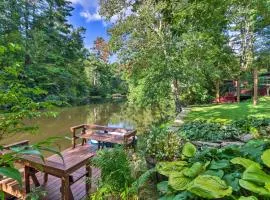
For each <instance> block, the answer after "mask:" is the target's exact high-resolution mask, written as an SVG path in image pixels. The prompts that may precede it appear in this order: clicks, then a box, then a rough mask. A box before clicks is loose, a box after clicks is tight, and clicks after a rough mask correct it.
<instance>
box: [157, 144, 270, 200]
mask: <svg viewBox="0 0 270 200" xmlns="http://www.w3.org/2000/svg"><path fill="white" fill-rule="evenodd" d="M187 149H189V151H187ZM194 149H195V151H194ZM187 152H189V153H190V154H189V153H188V155H189V156H187V155H185V156H184V155H183V154H184V153H185V154H186V153H187ZM191 152H193V153H191ZM254 157H256V159H253V158H254ZM269 166H270V147H269V141H263V140H252V141H250V142H249V143H247V144H246V145H244V146H242V147H238V146H228V147H223V148H221V149H215V148H206V149H203V150H201V151H197V150H196V148H195V147H194V146H193V145H192V144H191V143H187V144H185V145H184V147H183V150H182V156H181V160H178V161H173V162H159V163H158V164H157V166H156V169H157V171H158V172H159V173H160V174H162V175H164V176H167V177H168V181H163V182H161V183H159V184H158V185H157V188H158V190H159V192H160V195H161V196H162V197H161V199H173V200H178V199H182V200H186V199H220V198H222V199H240V200H256V199H261V200H266V199H269V198H270V170H269V168H270V167H269Z"/></svg>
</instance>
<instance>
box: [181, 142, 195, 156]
mask: <svg viewBox="0 0 270 200" xmlns="http://www.w3.org/2000/svg"><path fill="white" fill-rule="evenodd" d="M195 153H196V147H195V146H194V145H193V144H191V143H190V142H187V143H186V144H185V145H184V147H183V150H182V154H183V156H185V157H189V158H190V157H193V156H194V155H195Z"/></svg>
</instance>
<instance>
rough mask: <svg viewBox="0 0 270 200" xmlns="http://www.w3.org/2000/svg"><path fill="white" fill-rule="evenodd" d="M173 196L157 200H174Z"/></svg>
mask: <svg viewBox="0 0 270 200" xmlns="http://www.w3.org/2000/svg"><path fill="white" fill-rule="evenodd" d="M174 198H175V195H166V196H163V197H160V198H159V199H158V200H174Z"/></svg>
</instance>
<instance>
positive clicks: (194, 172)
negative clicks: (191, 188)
mask: <svg viewBox="0 0 270 200" xmlns="http://www.w3.org/2000/svg"><path fill="white" fill-rule="evenodd" d="M203 169H204V165H203V164H202V163H200V162H196V163H194V164H193V165H192V166H191V167H190V168H185V169H184V170H183V174H184V175H185V176H187V177H190V178H194V177H196V176H198V175H199V174H200V173H201V172H202V171H203Z"/></svg>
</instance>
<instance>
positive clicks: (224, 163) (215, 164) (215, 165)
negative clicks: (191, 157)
mask: <svg viewBox="0 0 270 200" xmlns="http://www.w3.org/2000/svg"><path fill="white" fill-rule="evenodd" d="M229 164H230V162H229V161H228V160H218V161H215V160H212V161H211V164H210V167H209V169H224V168H226V167H228V166H229Z"/></svg>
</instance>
